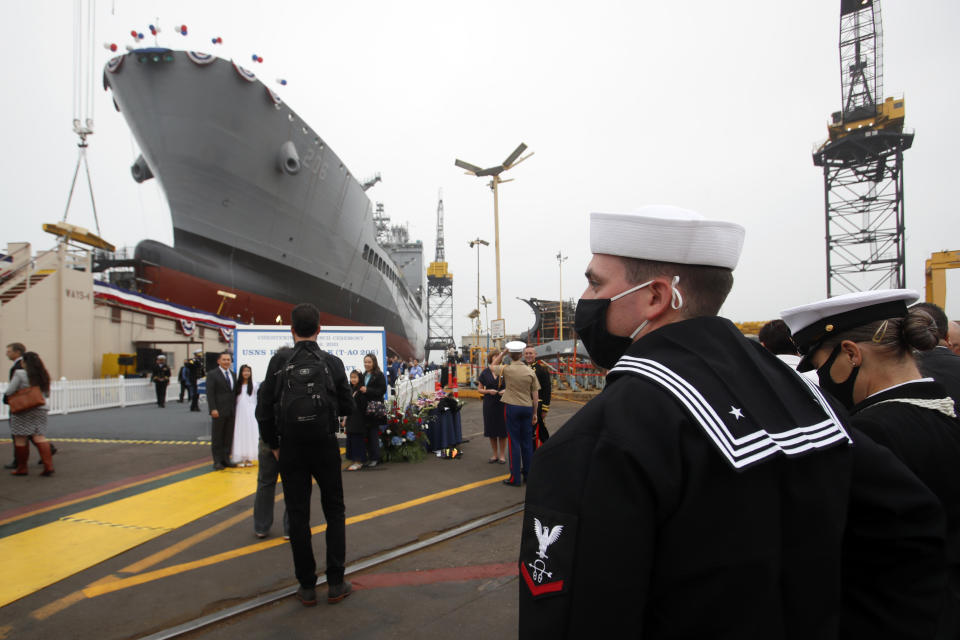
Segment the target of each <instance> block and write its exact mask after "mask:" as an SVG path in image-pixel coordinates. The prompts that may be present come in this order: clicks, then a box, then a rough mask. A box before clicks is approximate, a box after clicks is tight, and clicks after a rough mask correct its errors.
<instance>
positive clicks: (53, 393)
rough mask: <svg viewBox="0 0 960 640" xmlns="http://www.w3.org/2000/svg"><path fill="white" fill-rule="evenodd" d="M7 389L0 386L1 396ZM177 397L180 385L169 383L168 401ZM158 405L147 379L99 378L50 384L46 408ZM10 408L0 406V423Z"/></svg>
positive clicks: (68, 410)
mask: <svg viewBox="0 0 960 640" xmlns="http://www.w3.org/2000/svg"><path fill="white" fill-rule="evenodd" d="M6 388H7V383H6V382H0V393H2V392H3V391H4V390H6ZM179 395H180V384H179V383H178V382H176V381H171V382H170V384H169V385H168V386H167V400H171V399H176V398H177V397H178V396H179ZM156 401H157V392H156V389H155V388H154V386H153V383H152V382H150V380H148V379H146V378H130V379H124V378H102V379H99V380H56V381H54V382H51V383H50V398H49V399H47V407H48V408H49V409H50V413H51V414H66V413H73V412H75V411H90V410H93V409H108V408H110V407H128V406H131V405H136V404H150V403H151V402H156ZM9 410H10V407H8V406H7V405H5V404H3V405H0V420H3V419H6V418H9V417H10V413H9Z"/></svg>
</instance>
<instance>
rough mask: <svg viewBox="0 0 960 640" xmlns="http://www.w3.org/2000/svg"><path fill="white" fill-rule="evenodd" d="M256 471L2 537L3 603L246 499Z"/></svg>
mask: <svg viewBox="0 0 960 640" xmlns="http://www.w3.org/2000/svg"><path fill="white" fill-rule="evenodd" d="M256 489H257V483H256V471H255V470H254V469H253V468H252V467H251V468H247V469H231V470H230V472H218V473H205V474H203V475H200V476H196V477H194V478H188V479H186V480H181V481H180V482H175V483H173V484H170V485H167V486H164V487H159V488H157V489H152V490H150V491H145V492H143V493H141V494H138V495H135V496H130V497H129V498H124V499H122V500H117V501H115V502H111V503H109V504H105V505H102V506H99V507H94V508H93V509H87V510H86V511H81V512H79V513H75V514H71V516H69V517H67V518H63V519H60V520H58V521H57V522H51V523H50V524H45V525H42V526H39V527H35V528H33V529H30V530H27V531H23V532H21V533H16V534H13V535H10V536H7V537H5V538H2V539H0V558H4V562H5V563H6V567H7V570H8V571H9V575H13V576H17V579H16V580H7V581H3V582H0V607H2V606H5V605H7V604H9V603H11V602H13V601H14V600H18V599H19V598H22V597H24V596H26V595H29V594H31V593H34V592H36V591H39V590H40V589H42V588H44V587H46V586H49V585H51V584H53V583H55V582H58V581H60V580H63V579H64V578H67V577H68V576H71V575H73V574H75V573H78V572H80V571H83V570H84V569H88V568H90V567H92V566H94V565H97V564H99V563H101V562H103V561H104V560H107V559H108V558H112V557H113V556H115V555H117V554H120V553H122V552H124V551H126V550H128V549H131V548H133V547H135V546H137V545H139V544H143V543H144V542H147V541H148V540H151V539H153V538H156V537H157V536H159V535H162V534H163V533H165V532H166V531H169V530H171V529H176V528H178V527H182V526H184V525H185V524H187V523H189V522H192V521H194V520H196V519H198V518H201V517H203V516H205V515H208V514H210V513H213V512H214V511H217V510H218V509H222V508H223V507H225V506H227V505H230V504H232V503H234V502H236V501H237V500H240V499H242V498H245V497H247V496H249V495H251V494H252V493H254V492H255V491H256Z"/></svg>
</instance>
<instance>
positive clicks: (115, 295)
mask: <svg viewBox="0 0 960 640" xmlns="http://www.w3.org/2000/svg"><path fill="white" fill-rule="evenodd" d="M93 297H94V298H95V299H96V300H99V301H101V302H106V303H110V304H118V305H121V306H124V307H127V308H130V309H139V310H141V311H148V312H150V313H154V314H156V315H159V316H165V317H167V318H173V319H176V320H179V321H181V322H180V326H181V328H183V329H184V331H186V327H185V326H184V324H183V321H184V320H186V321H187V322H188V323H189V326H194V328H195V325H196V324H198V323H199V324H202V325H204V326H207V327H214V328H217V329H229V330H230V335H231V336H232V335H233V328H234V327H236V326H237V323H236V321H235V320H232V319H230V318H226V317H224V316H218V315H217V314H215V313H209V312H206V311H199V310H197V309H191V308H189V307H184V306H182V305H179V304H176V303H173V302H167V301H166V300H161V299H159V298H154V297H153V296H148V295H146V294H144V293H136V292H133V291H128V290H126V289H121V288H120V287H118V286H116V285H112V284H109V283H107V282H101V281H100V280H94V282H93ZM188 335H189V334H188Z"/></svg>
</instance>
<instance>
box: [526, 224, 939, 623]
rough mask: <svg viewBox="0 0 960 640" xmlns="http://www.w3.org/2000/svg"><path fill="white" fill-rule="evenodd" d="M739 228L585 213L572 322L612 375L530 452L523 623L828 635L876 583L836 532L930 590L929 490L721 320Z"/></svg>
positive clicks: (935, 514) (933, 560) (935, 513)
mask: <svg viewBox="0 0 960 640" xmlns="http://www.w3.org/2000/svg"><path fill="white" fill-rule="evenodd" d="M743 235H744V231H743V229H742V228H741V227H739V226H738V225H734V224H730V223H722V222H712V221H707V220H703V218H702V216H699V215H697V214H694V213H693V212H688V211H683V210H678V209H674V208H667V207H655V208H648V209H645V210H643V211H641V212H640V214H639V215H620V214H593V216H592V219H591V250H592V251H593V253H594V258H593V260H592V261H591V263H590V267H589V268H588V272H587V275H588V281H589V283H590V284H589V286H588V289H587V291H586V292H584V295H583V296H582V298H581V301H580V304H579V305H578V308H577V317H576V322H575V324H576V328H577V333H578V334H579V336H580V338H581V340H582V341H583V342H584V345H585V346H586V348H587V350H588V351H589V353H590V356H591V358H592V359H593V360H594V362H595V363H596V364H597V365H598V366H601V367H604V368H608V369H609V370H610V372H609V375H608V378H607V385H606V388H605V389H604V391H603V392H602V393H601V394H600V395H599V396H597V397H596V398H594V399H593V400H591V401H590V402H589V403H588V404H587V405H586V406H585V407H584V408H583V409H582V410H581V411H580V412H578V413H577V414H576V415H575V416H573V417H572V418H571V419H570V420H569V421H568V422H567V423H566V425H564V427H563V428H562V429H561V430H560V431H558V432H557V433H555V434H553V436H552V437H551V438H550V440H549V441H548V442H547V443H546V444H544V445H543V446H542V447H540V449H538V450H537V453H536V455H535V458H536V463H535V464H534V466H533V469H532V470H531V473H530V477H529V484H528V487H527V494H526V505H525V515H524V522H523V530H522V538H521V548H520V557H519V571H520V580H519V590H520V625H519V626H520V637H522V638H550V639H556V638H581V637H597V636H600V635H602V634H606V633H610V634H617V635H618V636H619V635H623V634H624V633H626V634H627V635H634V636H638V637H644V638H679V637H686V638H731V639H733V638H737V639H743V638H757V639H760V638H762V639H764V640H770V639H777V638H796V639H798V640H799V639H801V638H802V639H804V640H809V639H817V638H836V637H838V633H839V629H840V609H841V603H842V601H843V599H844V595H845V590H854V589H856V588H857V587H860V586H864V587H866V588H869V586H870V585H853V584H848V583H846V582H844V579H845V577H846V576H845V567H844V564H843V563H844V560H845V558H844V557H843V554H842V552H843V548H844V542H845V533H848V534H850V535H852V534H853V533H856V534H858V535H856V536H854V539H855V541H856V542H863V543H864V544H866V543H867V542H869V543H871V546H870V551H871V552H880V553H883V554H884V556H883V557H885V558H887V559H888V560H887V561H888V562H890V563H893V564H894V566H897V567H901V566H902V567H903V568H902V571H899V572H898V573H897V575H896V578H897V579H898V580H899V579H901V578H903V575H902V574H903V573H907V574H910V575H909V580H910V581H908V582H905V583H902V584H898V587H900V588H903V589H905V591H909V592H911V593H915V592H920V591H924V590H925V591H926V592H927V593H930V592H935V591H936V589H937V588H938V585H937V584H936V580H937V579H939V578H941V577H942V574H940V573H938V571H941V569H940V565H941V563H942V561H943V549H942V512H941V511H940V509H939V505H938V504H937V503H936V500H935V498H934V497H933V496H932V494H931V493H930V492H929V491H928V490H927V489H926V488H925V487H924V486H923V485H922V484H921V483H919V482H918V481H917V480H916V478H915V477H914V476H913V475H912V474H910V473H909V471H907V469H906V468H905V467H904V466H903V465H902V464H900V463H899V462H898V461H897V460H896V459H895V458H894V457H893V455H892V454H890V453H889V452H888V451H886V450H885V449H883V448H882V447H879V446H877V445H875V444H874V443H872V442H871V441H870V440H869V439H864V440H863V441H862V442H857V444H856V446H851V440H852V439H856V438H858V436H857V434H855V433H852V432H851V430H850V429H849V428H848V425H847V424H846V418H845V414H844V412H843V410H842V408H840V407H839V405H835V404H834V403H833V402H832V401H830V400H829V399H828V398H826V397H825V396H824V395H823V394H821V393H820V392H819V391H818V390H817V388H816V385H814V384H812V383H807V382H804V381H803V380H802V379H801V378H800V377H799V376H797V375H796V373H795V372H794V371H792V370H791V369H790V368H789V367H787V366H786V365H784V364H783V363H781V362H780V361H779V360H778V359H777V358H776V357H775V356H774V355H772V354H770V353H769V352H767V351H766V350H765V349H763V348H762V347H761V346H760V345H759V344H755V343H753V342H750V341H748V340H746V339H745V338H744V337H743V336H742V335H741V334H740V332H739V331H738V330H737V329H736V327H735V326H734V325H733V324H732V323H730V322H729V321H727V320H725V319H722V318H718V317H715V314H716V310H717V309H718V308H719V306H720V304H722V301H723V298H725V296H726V292H727V291H729V287H730V285H731V284H732V275H730V273H729V272H730V271H732V269H733V267H734V266H735V265H736V262H737V260H738V258H739V254H740V249H741V246H742V242H743ZM621 257H625V258H630V259H633V262H631V261H627V262H624V261H622V260H621V259H620V258H621ZM637 261H641V262H637ZM628 269H629V270H628ZM724 272H726V274H724ZM638 275H639V276H640V277H641V278H642V281H637V280H636V278H637V276H638ZM718 278H719V280H718ZM718 282H721V283H722V282H726V284H725V285H719V284H718ZM718 290H719V291H720V293H716V292H717V291H718ZM681 291H682V293H681ZM705 291H706V292H707V293H705ZM711 291H712V292H714V293H713V294H710V293H709V292H711ZM711 295H712V296H713V298H712V300H713V301H712V302H709V303H708V302H706V301H707V300H708V299H710V297H711ZM627 296H631V297H627ZM700 298H702V300H701V299H700ZM891 491H893V492H895V496H896V500H895V502H896V504H895V505H888V504H887V503H888V502H890V501H891V498H890V497H889V494H890V492H891ZM877 522H882V523H885V524H886V523H896V525H897V527H898V528H897V531H896V532H895V533H894V534H892V535H891V534H890V533H889V532H886V531H884V532H882V534H880V533H877V532H876V531H875V526H876V525H875V523H877ZM846 523H850V524H849V525H848V526H846V531H845V524H846ZM931 581H933V582H934V584H933V585H932V586H931V584H929V583H930V582H931ZM905 585H909V586H905ZM896 604H899V602H897V603H896Z"/></svg>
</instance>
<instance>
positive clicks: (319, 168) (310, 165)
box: [303, 149, 327, 180]
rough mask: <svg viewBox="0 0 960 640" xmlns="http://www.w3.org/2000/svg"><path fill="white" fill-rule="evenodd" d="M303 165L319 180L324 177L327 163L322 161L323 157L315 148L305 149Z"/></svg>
mask: <svg viewBox="0 0 960 640" xmlns="http://www.w3.org/2000/svg"><path fill="white" fill-rule="evenodd" d="M303 165H304V166H305V167H306V168H307V169H309V170H310V171H312V172H313V173H314V174H316V176H317V177H318V178H320V179H321V180H324V179H326V177H327V163H326V162H324V161H323V157H322V156H321V155H320V153H319V152H318V151H317V150H316V149H310V150H309V151H307V155H306V156H305V157H304V158H303Z"/></svg>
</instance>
